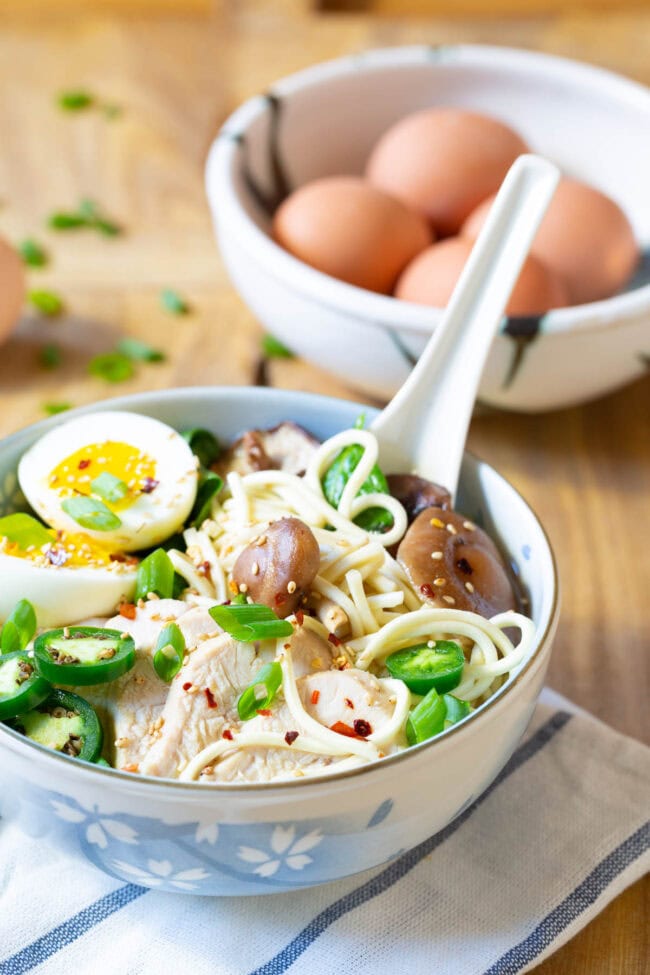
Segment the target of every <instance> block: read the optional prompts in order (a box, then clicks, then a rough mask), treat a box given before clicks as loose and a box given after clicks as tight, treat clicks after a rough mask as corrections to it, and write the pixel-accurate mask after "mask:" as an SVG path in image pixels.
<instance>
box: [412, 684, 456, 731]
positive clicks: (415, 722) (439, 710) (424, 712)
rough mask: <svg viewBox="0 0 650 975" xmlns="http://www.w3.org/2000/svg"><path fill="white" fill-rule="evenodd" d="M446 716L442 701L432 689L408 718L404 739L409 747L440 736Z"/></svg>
mask: <svg viewBox="0 0 650 975" xmlns="http://www.w3.org/2000/svg"><path fill="white" fill-rule="evenodd" d="M446 715H447V708H446V705H445V702H444V699H443V698H442V697H441V696H440V694H438V692H437V690H436V689H435V688H432V689H431V690H430V691H429V693H428V694H427V695H426V697H423V698H422V700H421V701H420V703H419V704H417V705H416V706H415V707H414V708H413V710H412V711H411V713H410V714H409V716H408V719H407V721H406V738H407V741H408V743H409V745H418V744H419V743H420V742H422V741H427V740H428V739H429V738H433V736H434V735H438V734H440V732H441V731H443V730H444V727H445V718H446Z"/></svg>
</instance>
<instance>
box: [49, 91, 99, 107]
mask: <svg viewBox="0 0 650 975" xmlns="http://www.w3.org/2000/svg"><path fill="white" fill-rule="evenodd" d="M57 102H58V105H59V108H61V109H63V111H64V112H80V111H82V110H83V109H84V108H90V107H91V106H92V105H94V104H95V99H94V97H93V96H92V95H91V94H90V92H89V91H84V90H83V89H81V88H79V89H72V90H70V91H62V92H61V93H60V94H59V95H58V97H57Z"/></svg>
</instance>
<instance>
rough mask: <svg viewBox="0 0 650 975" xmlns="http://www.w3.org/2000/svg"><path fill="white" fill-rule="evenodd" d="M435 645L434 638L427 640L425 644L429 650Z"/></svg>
mask: <svg viewBox="0 0 650 975" xmlns="http://www.w3.org/2000/svg"><path fill="white" fill-rule="evenodd" d="M435 645H436V641H435V640H427V646H428V648H429V650H433V648H434V647H435Z"/></svg>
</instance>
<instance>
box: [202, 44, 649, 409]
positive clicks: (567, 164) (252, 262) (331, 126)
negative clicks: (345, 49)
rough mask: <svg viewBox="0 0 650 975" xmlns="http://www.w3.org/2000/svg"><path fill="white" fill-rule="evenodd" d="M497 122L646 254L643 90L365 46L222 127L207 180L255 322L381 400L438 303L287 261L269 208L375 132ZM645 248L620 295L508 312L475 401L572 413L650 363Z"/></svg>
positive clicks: (550, 63)
mask: <svg viewBox="0 0 650 975" xmlns="http://www.w3.org/2000/svg"><path fill="white" fill-rule="evenodd" d="M435 105H441V106H442V105H444V106H456V107H462V108H467V109H473V110H476V111H478V112H485V113H486V114H491V115H494V116H495V117H497V118H499V119H501V120H502V121H504V122H506V123H507V124H509V125H511V126H512V127H513V128H514V129H515V130H516V131H517V132H518V133H519V134H520V135H521V136H522V138H523V139H524V140H525V141H526V142H527V143H528V144H529V145H530V146H531V148H532V150H533V151H535V152H539V153H541V154H542V155H545V156H547V157H548V158H550V159H552V160H554V161H555V162H557V163H559V164H560V166H561V167H562V168H563V170H564V171H565V172H566V173H567V174H568V175H571V176H575V177H577V178H579V179H581V180H584V181H585V182H587V183H591V184H592V185H594V186H595V187H597V188H598V189H600V190H602V191H603V192H605V193H607V194H608V195H609V196H611V197H612V198H613V199H614V200H615V201H616V202H617V203H618V204H619V205H620V206H621V207H622V208H623V210H624V211H625V212H626V214H627V216H628V218H629V219H630V221H631V223H632V226H633V229H634V232H635V235H636V238H637V240H638V241H639V243H640V245H641V248H642V249H644V248H646V250H647V247H648V242H650V183H649V182H648V179H647V161H648V158H649V157H650V135H649V133H650V92H648V91H647V89H645V88H644V87H643V86H641V85H638V84H636V83H634V82H632V81H628V80H626V79H624V78H621V77H619V76H617V75H614V74H612V73H610V72H607V71H604V70H602V69H599V68H594V67H590V66H587V65H583V64H579V63H577V62H573V61H569V60H566V59H563V58H557V57H551V56H548V55H545V54H536V53H530V52H527V51H520V50H514V49H509V48H496V47H484V46H479V45H459V46H443V47H424V46H422V47H401V48H389V49H385V50H375V51H369V52H367V53H364V54H359V55H355V56H348V57H344V58H340V59H338V60H336V61H330V62H326V63H324V64H320V65H316V66H315V67H313V68H309V69H307V70H305V71H301V72H299V73H298V74H294V75H291V76H289V77H288V78H285V79H283V80H281V81H279V82H277V83H276V84H275V85H274V86H273V88H272V89H271V90H270V91H268V92H267V93H265V94H263V95H259V96H257V97H255V98H252V99H250V100H249V101H247V102H246V103H245V104H244V105H242V106H241V107H240V108H239V109H238V110H237V111H236V112H235V113H234V114H233V115H231V116H230V118H229V119H228V120H227V121H226V123H225V125H224V126H223V128H222V130H221V132H220V133H219V135H218V136H217V138H216V139H215V141H214V143H213V146H212V149H211V151H210V155H209V158H208V163H207V171H206V187H207V194H208V199H209V203H210V207H211V210H212V214H213V219H214V225H215V229H216V234H217V237H218V241H219V245H220V248H221V252H222V255H223V259H224V262H225V264H226V267H227V269H228V272H229V274H230V276H231V278H232V281H233V283H234V285H235V287H236V288H237V289H238V291H239V293H240V295H241V296H242V298H243V299H244V301H245V302H246V304H247V305H248V306H249V307H250V308H251V309H252V311H253V312H254V313H255V315H256V316H257V317H258V318H259V320H260V321H261V322H262V323H263V324H264V326H265V327H266V328H267V329H268V330H269V331H271V332H272V333H273V334H274V335H276V336H277V337H278V338H280V339H281V340H282V341H283V342H284V343H286V344H287V345H288V346H289V347H290V348H291V349H293V350H294V351H295V352H296V353H297V354H299V355H301V356H303V357H304V358H305V359H307V360H308V361H310V362H313V363H316V364H318V365H319V366H321V367H322V368H324V369H326V370H329V371H331V372H333V373H335V374H336V375H337V376H338V377H339V378H341V379H343V380H345V381H347V382H349V383H350V384H352V385H353V386H354V387H356V388H357V389H360V390H363V391H364V392H365V393H368V394H370V395H372V396H375V397H377V398H379V399H387V398H389V397H390V396H391V395H392V394H393V393H394V392H395V390H396V389H397V388H398V387H399V386H400V385H401V383H402V382H403V381H404V379H405V377H406V375H407V374H408V372H409V371H410V369H411V367H412V365H413V363H414V362H415V361H416V359H417V357H418V355H419V354H420V352H421V351H422V349H423V348H424V345H425V343H426V341H427V338H428V337H429V335H430V333H431V330H432V329H433V328H435V325H436V323H437V322H438V321H439V320H440V317H441V315H442V311H441V310H439V309H436V308H428V307H424V306H421V305H416V304H411V303H407V302H404V301H398V300H397V299H395V298H392V297H389V296H386V295H381V294H376V293H373V292H370V291H365V290H363V289H361V288H357V287H354V286H352V285H349V284H346V283H345V282H342V281H339V280H336V279H334V278H332V277H330V276H328V275H326V274H323V273H321V272H320V271H316V270H314V269H313V268H311V267H309V266H308V265H306V264H304V263H303V262H301V261H299V260H297V259H296V258H294V257H292V256H291V255H290V254H289V253H288V252H286V251H285V250H283V249H282V248H281V247H280V246H279V245H277V244H276V243H275V242H274V241H273V239H272V238H271V235H270V227H271V218H272V215H273V212H274V211H275V209H276V207H277V205H278V204H279V203H280V202H281V200H282V199H283V198H284V197H285V196H286V195H287V193H288V192H290V191H291V190H293V189H296V188H297V187H298V186H301V185H302V184H304V183H306V182H308V181H310V180H312V179H315V178H317V177H321V176H327V175H333V174H340V173H356V174H360V173H362V172H363V168H364V165H365V162H366V160H367V158H368V155H369V153H370V151H371V149H372V147H373V145H374V144H375V143H376V141H377V139H378V138H379V136H380V135H381V134H382V133H383V132H384V131H385V130H386V129H387V128H388V127H389V126H391V125H392V124H393V123H394V122H396V121H397V120H398V119H400V118H402V117H403V116H404V115H406V114H408V113H410V112H413V111H416V110H418V109H422V108H426V107H430V106H435ZM648 265H649V262H648V259H647V255H646V257H645V259H644V260H642V262H641V265H640V268H639V271H638V273H637V274H636V275H635V277H634V279H633V280H632V281H631V282H630V283H629V285H628V287H627V289H626V290H625V291H624V292H623V293H620V294H617V295H615V296H614V297H611V298H607V299H605V300H602V301H598V302H593V303H590V304H584V305H576V306H573V307H568V308H560V309H557V310H553V311H550V312H547V313H546V314H544V315H539V316H529V317H525V318H508V319H504V322H503V326H502V329H501V331H500V334H499V335H498V336H497V337H496V339H495V342H494V347H493V349H492V352H491V355H490V358H489V360H488V363H487V366H486V369H485V372H484V375H483V380H482V384H481V391H480V396H481V399H482V401H483V402H485V403H489V404H491V405H494V406H498V407H503V408H507V409H514V410H522V411H531V412H534V411H537V410H547V409H553V408H559V407H564V406H569V405H572V404H575V403H578V402H581V401H584V400H588V399H590V398H593V397H596V396H599V395H601V394H604V393H606V392H608V391H610V390H612V389H615V388H616V387H619V386H621V385H623V384H625V383H626V382H629V381H630V380H632V379H634V378H636V377H637V376H639V375H640V374H641V373H643V371H644V370H645V369H646V368H647V364H648V358H649V357H650V268H649V266H648Z"/></svg>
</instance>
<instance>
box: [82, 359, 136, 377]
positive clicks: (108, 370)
mask: <svg viewBox="0 0 650 975" xmlns="http://www.w3.org/2000/svg"><path fill="white" fill-rule="evenodd" d="M88 372H89V373H90V375H91V376H98V377H99V378H100V379H104V380H105V381H106V382H107V383H123V382H124V381H125V380H126V379H130V378H131V376H132V375H133V373H134V369H133V363H132V362H131V360H130V359H129V358H128V357H127V356H125V355H122V354H121V353H120V352H105V353H103V354H102V355H96V356H94V358H92V359H91V360H90V362H89V363H88Z"/></svg>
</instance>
